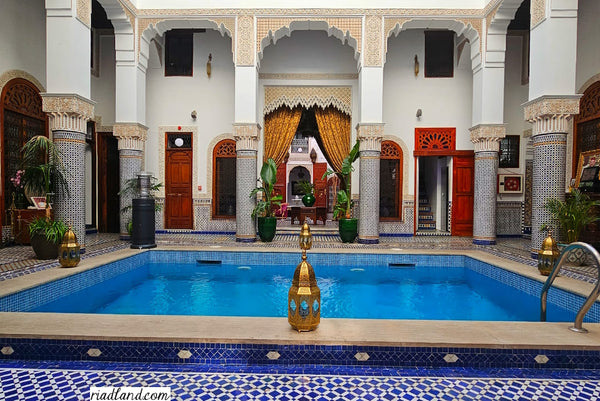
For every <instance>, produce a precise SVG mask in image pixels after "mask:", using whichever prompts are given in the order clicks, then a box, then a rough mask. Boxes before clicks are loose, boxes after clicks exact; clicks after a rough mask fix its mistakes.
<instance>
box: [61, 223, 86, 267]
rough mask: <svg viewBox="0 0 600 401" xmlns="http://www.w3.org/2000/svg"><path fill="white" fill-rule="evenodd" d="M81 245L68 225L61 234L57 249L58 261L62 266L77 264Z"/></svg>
mask: <svg viewBox="0 0 600 401" xmlns="http://www.w3.org/2000/svg"><path fill="white" fill-rule="evenodd" d="M80 250H81V247H80V246H79V243H78V242H77V237H76V236H75V233H74V232H73V230H72V229H71V226H69V229H68V230H67V232H66V233H65V235H64V236H63V240H62V243H61V244H60V247H59V249H58V261H59V262H60V264H61V266H62V267H75V266H77V265H78V264H79V260H80V259H81V257H80V254H79V252H80Z"/></svg>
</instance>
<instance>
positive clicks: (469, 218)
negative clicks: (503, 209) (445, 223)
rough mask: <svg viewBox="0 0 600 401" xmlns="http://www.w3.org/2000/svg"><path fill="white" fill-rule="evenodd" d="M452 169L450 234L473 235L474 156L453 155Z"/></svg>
mask: <svg viewBox="0 0 600 401" xmlns="http://www.w3.org/2000/svg"><path fill="white" fill-rule="evenodd" d="M452 163H453V171H452V235H456V236H462V237H469V236H472V235H473V186H474V183H475V160H474V156H473V155H472V154H471V155H468V156H454V158H453V161H452Z"/></svg>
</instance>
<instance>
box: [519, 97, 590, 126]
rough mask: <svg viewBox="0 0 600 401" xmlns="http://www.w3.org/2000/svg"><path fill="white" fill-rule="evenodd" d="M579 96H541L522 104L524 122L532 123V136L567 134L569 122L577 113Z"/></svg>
mask: <svg viewBox="0 0 600 401" xmlns="http://www.w3.org/2000/svg"><path fill="white" fill-rule="evenodd" d="M580 98H581V95H571V96H541V97H539V98H537V99H535V100H532V101H529V102H527V103H525V104H524V107H525V120H527V121H529V122H530V123H533V124H534V125H533V135H534V136H535V135H539V134H548V133H554V132H568V131H569V120H570V119H571V118H572V117H573V115H575V114H578V113H579V99H580Z"/></svg>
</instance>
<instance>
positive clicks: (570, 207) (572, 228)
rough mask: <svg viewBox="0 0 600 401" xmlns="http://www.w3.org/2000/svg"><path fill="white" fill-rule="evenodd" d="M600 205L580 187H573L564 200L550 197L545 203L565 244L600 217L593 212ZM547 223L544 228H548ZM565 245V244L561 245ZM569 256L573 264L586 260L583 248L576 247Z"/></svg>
mask: <svg viewBox="0 0 600 401" xmlns="http://www.w3.org/2000/svg"><path fill="white" fill-rule="evenodd" d="M598 206H600V201H594V200H591V199H590V197H589V196H587V195H586V194H585V193H583V192H581V191H580V190H579V189H576V188H574V189H571V192H570V194H569V195H568V196H567V197H566V198H565V200H564V201H561V200H558V199H556V198H550V199H548V200H547V201H546V203H545V204H544V208H546V210H548V211H549V212H550V213H551V214H552V219H553V220H554V221H555V222H556V224H557V225H558V227H559V229H560V237H559V240H560V241H564V242H563V243H564V244H570V243H572V242H576V241H578V240H579V236H580V235H581V231H582V230H583V229H584V228H585V226H587V225H588V224H591V223H593V222H595V221H598V220H600V217H598V216H596V215H595V214H594V213H592V210H593V209H594V208H595V207H598ZM546 227H547V225H544V227H542V230H544V229H547V228H546ZM559 247H564V245H559ZM575 251H576V252H571V253H570V254H569V256H568V261H569V262H570V263H573V264H582V263H583V262H585V258H586V254H585V252H584V251H583V249H576V250H575Z"/></svg>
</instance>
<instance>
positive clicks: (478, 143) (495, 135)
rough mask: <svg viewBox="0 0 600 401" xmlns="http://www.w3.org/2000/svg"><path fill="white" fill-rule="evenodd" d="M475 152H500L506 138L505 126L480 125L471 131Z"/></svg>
mask: <svg viewBox="0 0 600 401" xmlns="http://www.w3.org/2000/svg"><path fill="white" fill-rule="evenodd" d="M469 131H470V132H471V142H472V143H473V147H474V150H475V152H498V151H499V150H500V141H501V140H502V138H504V137H505V136H506V126H505V125H504V124H479V125H476V126H474V127H472V128H470V129H469Z"/></svg>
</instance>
